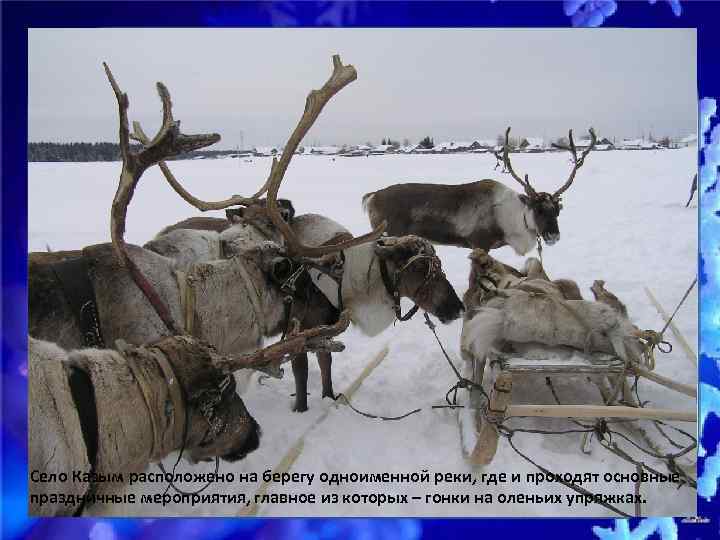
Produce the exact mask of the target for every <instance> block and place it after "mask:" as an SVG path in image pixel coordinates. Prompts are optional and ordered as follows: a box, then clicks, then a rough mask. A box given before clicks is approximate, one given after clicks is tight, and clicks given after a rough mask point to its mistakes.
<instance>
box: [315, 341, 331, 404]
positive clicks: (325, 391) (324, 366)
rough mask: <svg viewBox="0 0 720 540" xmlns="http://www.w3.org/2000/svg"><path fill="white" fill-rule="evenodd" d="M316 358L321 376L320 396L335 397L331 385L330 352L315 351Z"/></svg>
mask: <svg viewBox="0 0 720 540" xmlns="http://www.w3.org/2000/svg"><path fill="white" fill-rule="evenodd" d="M317 359H318V364H319V365H320V377H321V378H322V397H324V398H326V397H329V398H330V399H335V392H333V385H332V354H331V353H329V352H319V353H317Z"/></svg>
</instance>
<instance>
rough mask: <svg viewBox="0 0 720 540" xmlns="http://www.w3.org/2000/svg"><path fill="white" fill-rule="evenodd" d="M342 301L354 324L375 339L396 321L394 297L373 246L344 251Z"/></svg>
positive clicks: (370, 244)
mask: <svg viewBox="0 0 720 540" xmlns="http://www.w3.org/2000/svg"><path fill="white" fill-rule="evenodd" d="M342 299H343V304H344V306H345V308H346V309H350V310H351V317H352V322H353V324H355V325H357V326H358V327H359V328H360V330H361V331H362V332H363V333H364V334H366V335H369V336H375V335H377V334H379V333H380V332H382V331H383V330H385V329H386V328H388V327H389V326H390V325H392V323H393V322H395V311H394V310H393V305H394V303H393V297H392V296H391V294H390V293H389V292H388V291H387V289H386V287H385V285H384V283H383V279H382V274H381V271H380V261H379V258H378V256H377V255H376V254H375V250H374V244H372V243H369V244H362V245H359V246H355V247H353V248H350V249H348V250H346V251H345V270H344V273H343V280H342Z"/></svg>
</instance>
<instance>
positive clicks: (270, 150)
mask: <svg viewBox="0 0 720 540" xmlns="http://www.w3.org/2000/svg"><path fill="white" fill-rule="evenodd" d="M255 153H256V154H261V155H263V156H272V155H273V154H279V153H280V149H279V148H277V147H276V146H256V147H255Z"/></svg>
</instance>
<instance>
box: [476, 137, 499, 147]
mask: <svg viewBox="0 0 720 540" xmlns="http://www.w3.org/2000/svg"><path fill="white" fill-rule="evenodd" d="M475 143H478V144H479V145H480V146H482V147H484V148H495V146H496V145H497V140H495V139H473V142H472V144H475ZM472 144H471V146H472Z"/></svg>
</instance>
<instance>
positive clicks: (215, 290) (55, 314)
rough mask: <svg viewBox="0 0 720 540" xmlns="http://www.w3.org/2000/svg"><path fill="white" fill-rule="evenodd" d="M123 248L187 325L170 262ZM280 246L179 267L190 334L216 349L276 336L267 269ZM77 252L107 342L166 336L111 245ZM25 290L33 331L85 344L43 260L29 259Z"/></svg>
mask: <svg viewBox="0 0 720 540" xmlns="http://www.w3.org/2000/svg"><path fill="white" fill-rule="evenodd" d="M201 232H202V231H201ZM128 251H129V253H130V257H131V258H132V259H133V261H135V263H136V264H137V266H138V267H139V268H140V270H141V271H142V272H143V274H144V275H145V276H146V277H147V279H148V280H149V281H150V282H151V283H152V284H153V285H154V287H155V289H156V291H157V292H158V295H159V296H160V297H161V298H162V300H163V301H164V302H165V304H166V305H167V306H168V308H169V310H170V314H171V315H172V317H173V318H174V319H175V321H176V322H177V323H178V324H179V325H180V326H181V327H182V326H185V321H186V317H185V310H184V304H183V302H182V301H181V292H180V282H179V281H178V279H180V280H183V279H184V278H183V277H182V276H178V273H177V266H176V263H175V261H173V260H172V259H169V258H167V257H163V256H161V255H158V254H157V253H154V252H152V251H150V250H146V249H143V248H140V247H138V246H132V245H128ZM280 252H281V247H280V246H278V245H277V244H274V243H272V242H264V243H261V244H258V245H257V246H255V247H252V248H251V249H248V250H245V251H243V252H242V253H240V254H238V255H236V256H235V257H233V258H231V259H227V260H217V261H209V262H205V263H200V264H195V265H191V266H190V267H189V268H186V269H185V272H184V273H186V274H187V275H188V276H189V278H188V281H189V282H190V283H191V286H192V287H193V290H194V291H195V294H194V296H195V302H194V305H195V307H194V310H193V326H194V328H193V332H194V333H195V334H196V335H200V336H202V337H203V338H205V339H207V340H209V341H210V343H211V344H213V345H214V346H215V347H217V349H218V351H219V352H221V353H242V352H248V351H252V350H255V349H257V347H258V346H259V345H260V343H261V341H262V337H263V336H272V335H276V334H277V333H278V332H279V331H280V330H281V329H280V327H281V323H282V319H283V304H282V296H281V293H280V290H279V285H278V284H277V283H276V282H275V281H273V280H272V279H271V277H270V269H271V268H272V265H273V261H274V260H275V259H277V258H278V257H280ZM82 256H83V257H86V258H88V260H89V262H90V267H91V272H90V274H91V276H90V277H91V283H92V286H93V289H94V292H95V298H96V302H97V310H98V315H99V324H100V328H101V331H102V335H103V338H104V341H105V343H106V344H107V345H108V346H112V345H113V344H114V343H115V340H116V339H123V340H125V341H127V342H128V343H131V344H136V345H139V344H143V343H148V342H152V341H155V340H157V339H159V338H160V337H162V336H165V335H168V333H169V331H168V329H167V328H166V327H165V325H164V324H163V323H162V321H161V320H160V318H159V317H158V315H157V314H156V312H155V310H154V308H153V307H152V306H151V305H150V303H149V302H148V301H147V299H146V298H145V296H144V295H143V294H142V292H141V291H140V290H139V289H138V287H137V285H136V284H135V283H134V281H133V280H132V278H131V277H130V274H129V273H128V271H127V269H126V268H124V267H123V266H121V265H119V264H118V263H117V260H116V258H115V254H114V252H113V250H112V246H111V245H110V244H99V245H96V246H90V247H87V248H85V249H84V250H83V251H82ZM31 260H32V255H31ZM29 295H30V299H31V301H30V312H29V319H30V321H29V327H30V333H31V335H32V336H33V337H36V338H38V339H45V340H52V341H55V342H57V343H58V344H59V345H60V346H62V347H63V348H66V349H74V348H80V347H82V346H83V339H82V335H81V333H80V329H79V328H78V326H77V323H76V322H75V319H76V316H75V314H74V313H71V312H70V311H69V308H68V307H67V306H68V303H67V300H66V298H65V297H64V293H63V292H62V290H61V289H60V287H59V284H58V283H57V281H56V280H55V279H54V276H53V275H52V272H51V271H50V270H49V269H48V268H47V266H46V265H42V264H36V265H34V264H31V266H30V275H29ZM218 314H220V315H221V316H218Z"/></svg>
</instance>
